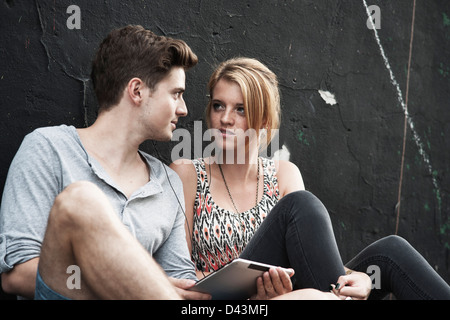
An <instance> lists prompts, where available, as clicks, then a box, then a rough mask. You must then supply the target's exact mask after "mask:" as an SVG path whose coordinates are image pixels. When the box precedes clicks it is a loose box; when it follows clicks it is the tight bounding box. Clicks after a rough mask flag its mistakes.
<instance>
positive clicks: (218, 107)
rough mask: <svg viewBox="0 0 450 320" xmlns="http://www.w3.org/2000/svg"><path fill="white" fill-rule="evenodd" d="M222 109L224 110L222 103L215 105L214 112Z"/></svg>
mask: <svg viewBox="0 0 450 320" xmlns="http://www.w3.org/2000/svg"><path fill="white" fill-rule="evenodd" d="M220 108H222V105H221V104H220V103H213V109H214V110H219V109H220Z"/></svg>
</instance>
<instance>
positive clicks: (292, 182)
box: [275, 160, 305, 198]
mask: <svg viewBox="0 0 450 320" xmlns="http://www.w3.org/2000/svg"><path fill="white" fill-rule="evenodd" d="M275 170H276V171H277V180H278V188H279V190H280V197H281V198H282V197H284V196H285V195H287V194H288V193H291V192H294V191H299V190H305V185H304V183H303V178H302V174H301V173H300V170H299V169H298V167H297V166H296V165H295V164H294V163H292V162H290V161H286V160H278V161H275Z"/></svg>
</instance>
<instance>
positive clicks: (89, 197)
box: [50, 181, 106, 223]
mask: <svg viewBox="0 0 450 320" xmlns="http://www.w3.org/2000/svg"><path fill="white" fill-rule="evenodd" d="M105 199H106V198H105V195H104V194H103V192H102V191H101V190H100V188H98V187H97V186H96V185H95V184H93V183H91V182H88V181H77V182H74V183H72V184H70V185H68V186H67V187H66V188H65V189H64V190H63V191H62V192H61V193H60V194H59V195H58V196H57V197H56V198H55V201H54V203H53V207H52V209H51V211H50V220H55V219H57V221H60V222H65V223H73V222H74V221H75V220H76V219H78V218H81V217H82V216H83V215H84V214H85V213H88V212H92V210H93V207H95V206H96V205H101V203H102V202H104V201H105Z"/></svg>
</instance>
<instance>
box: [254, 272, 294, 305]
mask: <svg viewBox="0 0 450 320" xmlns="http://www.w3.org/2000/svg"><path fill="white" fill-rule="evenodd" d="M291 270H292V271H294V270H293V269H291ZM292 275H294V272H292V273H291V276H292ZM256 289H257V292H256V294H255V295H253V296H252V297H251V299H252V300H268V299H272V298H275V297H277V296H280V295H283V294H286V293H289V292H291V291H292V282H291V279H290V276H289V275H288V274H287V272H286V271H284V270H283V268H279V267H278V268H270V269H269V271H267V272H264V274H263V275H262V276H261V277H259V278H258V279H257V280H256Z"/></svg>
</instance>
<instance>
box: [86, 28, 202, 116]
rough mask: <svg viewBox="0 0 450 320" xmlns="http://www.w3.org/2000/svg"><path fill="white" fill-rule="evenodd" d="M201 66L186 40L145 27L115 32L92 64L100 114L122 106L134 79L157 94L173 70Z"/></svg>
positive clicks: (99, 50)
mask: <svg viewBox="0 0 450 320" xmlns="http://www.w3.org/2000/svg"><path fill="white" fill-rule="evenodd" d="M197 62H198V59H197V56H196V55H195V54H194V53H193V52H192V50H191V49H190V48H189V46H188V45H187V44H186V43H185V42H184V41H182V40H179V39H172V38H168V37H163V36H157V35H156V34H154V33H153V32H152V31H150V30H146V29H144V28H143V27H142V26H133V25H129V26H126V27H123V28H120V29H116V30H113V31H111V32H110V33H109V34H108V36H107V37H106V38H105V39H104V40H103V42H102V43H101V44H100V47H99V49H98V51H97V54H96V56H95V58H94V60H93V62H92V72H91V79H92V83H93V86H94V90H95V94H96V96H97V100H98V104H99V112H101V111H103V110H107V109H109V108H110V107H112V106H114V105H116V104H118V103H119V101H120V99H121V97H122V93H123V89H124V88H125V86H126V85H127V83H128V82H129V81H130V80H131V79H132V78H134V77H137V78H140V79H141V80H142V81H144V83H145V84H146V85H147V86H148V87H149V88H150V89H151V90H153V89H154V88H155V86H156V85H157V84H158V82H160V81H161V80H162V79H163V78H164V77H165V76H166V75H167V74H168V73H169V72H170V70H171V68H172V67H174V66H177V67H183V68H184V69H185V70H187V69H189V68H191V67H193V66H195V65H196V64H197Z"/></svg>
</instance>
